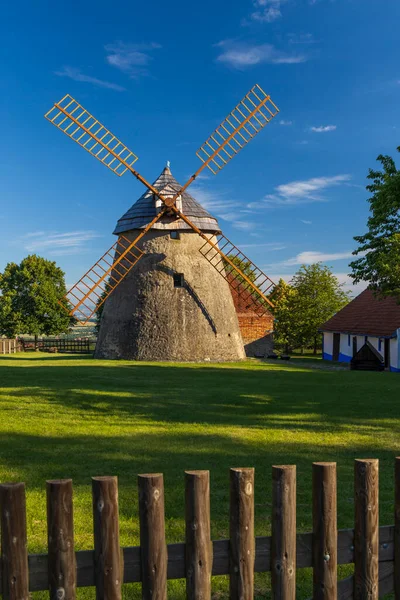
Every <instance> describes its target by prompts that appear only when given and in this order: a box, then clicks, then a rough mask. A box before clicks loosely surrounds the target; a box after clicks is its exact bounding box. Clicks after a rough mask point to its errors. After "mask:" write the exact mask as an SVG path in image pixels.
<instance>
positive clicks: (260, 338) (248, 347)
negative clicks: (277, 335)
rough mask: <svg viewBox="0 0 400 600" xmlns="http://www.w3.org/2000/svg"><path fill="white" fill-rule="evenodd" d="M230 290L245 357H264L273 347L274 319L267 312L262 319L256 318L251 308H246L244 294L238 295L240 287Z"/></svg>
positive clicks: (246, 303)
mask: <svg viewBox="0 0 400 600" xmlns="http://www.w3.org/2000/svg"><path fill="white" fill-rule="evenodd" d="M230 289H231V293H232V298H233V303H234V305H235V309H236V314H237V317H238V321H239V328H240V333H241V334H242V338H243V343H244V347H245V351H246V354H247V356H265V355H266V354H269V353H270V352H272V350H273V346H274V341H273V331H274V317H273V315H272V313H270V312H267V313H266V314H265V315H263V316H262V317H258V316H257V315H256V314H255V312H254V311H253V310H252V308H251V307H248V304H249V301H248V300H246V294H244V297H243V295H242V296H240V295H239V293H240V291H242V290H241V289H240V286H238V288H237V290H238V291H236V290H235V289H233V288H232V287H231V288H230ZM238 292H239V293H238Z"/></svg>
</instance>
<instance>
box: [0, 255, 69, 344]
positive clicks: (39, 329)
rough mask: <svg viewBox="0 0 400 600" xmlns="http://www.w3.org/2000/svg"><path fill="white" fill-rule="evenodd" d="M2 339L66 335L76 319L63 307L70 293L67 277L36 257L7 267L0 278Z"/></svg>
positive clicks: (0, 328) (30, 257) (53, 264)
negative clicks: (65, 298)
mask: <svg viewBox="0 0 400 600" xmlns="http://www.w3.org/2000/svg"><path fill="white" fill-rule="evenodd" d="M0 293H1V295H0V335H6V336H8V337H15V336H16V335H18V334H21V333H29V334H30V335H34V336H35V341H36V342H37V337H38V336H39V335H58V334H59V333H66V332H67V331H68V329H69V328H70V327H71V326H72V325H73V324H74V322H75V319H74V318H73V317H70V316H69V315H68V313H67V312H66V311H65V310H64V309H63V308H62V307H61V306H60V304H59V302H58V301H59V300H61V299H62V298H63V296H64V295H65V294H66V293H67V289H66V287H65V280H64V273H63V271H62V270H61V269H60V268H59V267H57V265H56V263H55V262H52V261H50V260H46V259H45V258H42V257H40V256H36V254H32V255H30V256H27V257H26V258H24V259H23V260H22V262H21V263H20V264H19V265H17V264H16V263H8V265H7V266H6V268H5V269H4V272H3V273H2V274H0Z"/></svg>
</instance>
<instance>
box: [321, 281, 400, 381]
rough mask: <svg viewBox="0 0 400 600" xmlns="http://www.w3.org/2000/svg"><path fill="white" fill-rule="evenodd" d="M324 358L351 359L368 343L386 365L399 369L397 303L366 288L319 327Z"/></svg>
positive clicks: (398, 309)
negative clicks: (321, 334)
mask: <svg viewBox="0 0 400 600" xmlns="http://www.w3.org/2000/svg"><path fill="white" fill-rule="evenodd" d="M321 331H322V333H323V357H324V359H325V360H338V361H341V362H350V361H351V359H352V358H353V356H354V355H355V354H356V353H357V351H358V350H359V349H360V348H361V347H362V346H363V345H364V344H365V342H366V341H368V342H370V344H372V346H373V347H374V348H375V349H376V350H377V351H378V352H379V354H380V355H381V356H382V360H383V361H384V363H385V367H386V368H387V369H389V370H390V371H396V372H400V303H399V302H398V301H397V300H396V298H394V297H387V298H379V297H377V296H375V295H374V293H373V292H372V291H371V290H369V289H367V290H364V292H362V293H361V294H360V295H359V296H357V297H356V298H354V300H352V301H351V302H350V303H349V304H347V306H345V307H344V308H342V310H340V311H339V312H338V313H336V315H334V316H333V317H332V318H331V319H329V321H327V322H326V323H324V325H322V327H321Z"/></svg>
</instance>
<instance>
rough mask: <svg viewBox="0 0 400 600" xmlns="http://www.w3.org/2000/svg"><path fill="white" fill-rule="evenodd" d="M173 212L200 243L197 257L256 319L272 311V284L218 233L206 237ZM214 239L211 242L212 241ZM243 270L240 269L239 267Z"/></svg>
mask: <svg viewBox="0 0 400 600" xmlns="http://www.w3.org/2000/svg"><path fill="white" fill-rule="evenodd" d="M174 211H175V213H176V214H177V216H179V217H180V218H181V219H182V220H183V221H185V223H187V224H188V225H189V226H190V227H191V228H192V229H193V231H195V232H196V233H198V234H199V236H200V237H201V238H203V240H204V245H203V246H202V247H201V248H200V252H201V254H202V255H203V256H204V257H205V258H206V260H208V262H209V263H210V264H211V265H212V266H213V267H214V268H215V269H216V270H217V271H218V272H219V273H220V275H222V277H223V278H224V279H225V280H226V281H227V282H228V283H229V285H230V286H231V288H232V289H233V290H234V291H235V292H236V294H237V295H238V296H239V297H240V298H241V299H242V300H244V301H245V304H247V307H248V308H251V310H252V311H253V312H255V313H256V314H257V315H258V316H262V315H264V314H265V313H267V312H268V310H269V308H274V304H273V302H272V301H271V299H270V296H271V293H272V292H273V290H274V289H275V283H274V282H273V281H272V279H271V278H270V277H268V275H266V274H265V273H264V272H263V271H262V270H261V269H259V268H258V267H257V266H256V265H255V264H254V263H253V262H252V261H251V260H250V259H249V258H248V257H247V256H246V255H245V254H244V253H243V252H241V250H239V248H238V247H237V246H235V245H234V244H233V243H232V242H231V241H230V240H229V239H228V238H227V237H226V236H224V235H223V234H222V233H220V234H217V235H215V234H213V235H211V236H207V235H206V234H205V233H203V232H202V231H201V230H200V229H199V228H198V227H197V226H196V225H194V223H192V222H191V221H190V219H188V218H187V217H186V215H184V214H183V213H181V212H180V211H179V210H178V209H177V208H176V207H174ZM214 240H215V241H214ZM243 267H244V268H243Z"/></svg>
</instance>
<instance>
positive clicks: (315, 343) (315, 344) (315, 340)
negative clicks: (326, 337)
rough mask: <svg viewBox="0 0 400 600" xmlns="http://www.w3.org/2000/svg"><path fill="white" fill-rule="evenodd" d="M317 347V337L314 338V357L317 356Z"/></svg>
mask: <svg viewBox="0 0 400 600" xmlns="http://www.w3.org/2000/svg"><path fill="white" fill-rule="evenodd" d="M317 345H318V341H317V336H315V338H314V356H315V355H316V354H317Z"/></svg>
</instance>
